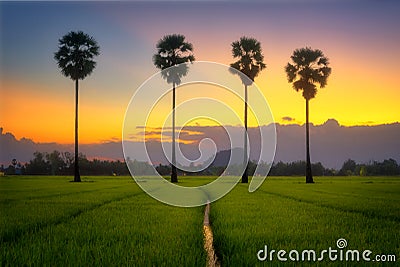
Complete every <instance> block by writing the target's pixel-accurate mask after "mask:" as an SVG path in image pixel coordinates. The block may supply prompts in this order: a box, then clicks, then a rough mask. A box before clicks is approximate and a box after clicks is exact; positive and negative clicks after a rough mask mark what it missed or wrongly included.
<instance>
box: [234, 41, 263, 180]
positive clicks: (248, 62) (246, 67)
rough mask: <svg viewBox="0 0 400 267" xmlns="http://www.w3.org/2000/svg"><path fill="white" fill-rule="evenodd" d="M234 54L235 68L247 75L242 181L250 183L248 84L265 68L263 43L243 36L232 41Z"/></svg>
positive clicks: (244, 82)
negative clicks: (244, 165) (235, 59)
mask: <svg viewBox="0 0 400 267" xmlns="http://www.w3.org/2000/svg"><path fill="white" fill-rule="evenodd" d="M232 56H233V58H238V61H236V62H235V63H232V64H231V67H232V68H235V69H237V70H239V71H241V72H242V73H244V74H245V75H246V76H247V77H249V79H250V81H249V80H247V79H242V82H243V84H244V100H245V101H244V127H245V134H244V164H246V167H245V170H244V172H243V175H242V183H248V181H249V177H248V163H247V86H248V85H251V84H252V83H253V82H254V78H255V77H256V76H257V75H258V74H259V73H260V72H261V70H263V69H264V68H265V67H266V65H265V64H264V62H263V61H264V56H263V54H262V50H261V44H260V42H259V41H257V40H256V39H254V38H249V37H245V36H243V37H241V38H240V40H239V41H235V42H233V43H232Z"/></svg>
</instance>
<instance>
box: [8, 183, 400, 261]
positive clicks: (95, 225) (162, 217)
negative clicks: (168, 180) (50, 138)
mask: <svg viewBox="0 0 400 267" xmlns="http://www.w3.org/2000/svg"><path fill="white" fill-rule="evenodd" d="M180 179H181V180H180V185H184V186H196V185H199V184H204V183H207V182H209V181H210V180H212V179H213V178H212V177H181V178H180ZM70 180H71V177H55V176H45V177H43V176H9V177H0V212H1V217H0V240H1V249H0V263H1V266H65V265H67V266H206V258H207V255H206V253H205V252H204V249H203V232H202V230H203V228H202V224H203V212H204V207H198V208H178V207H172V206H168V205H165V204H162V203H160V202H158V201H156V200H154V199H152V198H151V197H149V196H148V195H146V193H144V192H143V191H142V190H141V189H140V188H139V187H138V186H137V185H136V183H135V182H134V181H133V180H132V179H131V178H130V177H83V182H82V183H71V182H69V181H70ZM315 181H316V183H315V184H311V185H310V184H305V183H304V178H303V177H272V178H268V179H267V180H266V181H265V182H264V184H263V185H262V186H261V188H260V189H258V190H257V191H256V192H254V193H248V191H247V185H245V184H238V185H237V186H236V187H235V189H234V190H232V191H231V192H230V193H229V194H228V195H226V196H225V197H224V198H222V199H220V200H218V201H217V202H215V203H212V204H211V226H212V230H213V235H214V247H215V250H216V254H217V256H218V259H219V262H220V264H221V265H222V266H263V265H266V266H279V265H282V266H287V265H289V266H292V265H294V264H295V265H316V264H318V262H317V263H314V262H309V261H301V262H296V263H294V262H292V261H291V260H290V259H289V260H288V261H287V262H282V261H279V260H278V259H277V256H276V254H275V255H274V258H273V259H272V260H270V259H266V260H265V261H259V259H258V257H257V253H258V252H259V251H260V250H262V249H264V248H265V246H267V247H268V249H269V250H272V249H273V250H276V251H278V250H285V251H287V252H289V251H291V250H299V251H300V252H301V251H302V250H306V249H313V250H315V251H316V252H317V257H319V256H320V255H319V253H320V251H322V250H324V249H328V248H329V247H332V248H333V249H337V245H336V241H337V240H338V239H340V238H343V239H345V240H346V241H347V246H346V247H345V248H344V249H343V250H344V252H346V250H347V249H349V250H350V249H351V250H356V249H357V250H360V251H361V252H362V251H364V250H370V251H372V254H371V255H370V256H369V257H370V258H371V259H375V258H374V257H375V256H376V255H383V256H385V257H386V258H385V259H386V262H385V263H382V262H376V261H375V262H372V261H371V262H369V265H371V266H380V265H382V264H383V265H385V266H386V265H387V266H398V263H399V261H400V178H399V177H316V178H315ZM393 255H394V257H395V261H393V257H392V256H393ZM389 256H391V257H389ZM286 257H288V255H286ZM389 258H390V260H391V261H389V260H388V259H389ZM320 263H324V264H329V265H333V266H353V265H354V266H363V265H365V264H366V262H363V261H362V260H361V261H359V262H356V261H347V262H346V261H339V260H337V261H331V260H329V259H328V257H327V256H326V257H325V258H324V259H323V260H321V262H320Z"/></svg>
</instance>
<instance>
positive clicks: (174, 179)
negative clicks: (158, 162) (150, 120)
mask: <svg viewBox="0 0 400 267" xmlns="http://www.w3.org/2000/svg"><path fill="white" fill-rule="evenodd" d="M177 182H178V174H177V171H176V155H175V82H174V83H173V87H172V172H171V183H177Z"/></svg>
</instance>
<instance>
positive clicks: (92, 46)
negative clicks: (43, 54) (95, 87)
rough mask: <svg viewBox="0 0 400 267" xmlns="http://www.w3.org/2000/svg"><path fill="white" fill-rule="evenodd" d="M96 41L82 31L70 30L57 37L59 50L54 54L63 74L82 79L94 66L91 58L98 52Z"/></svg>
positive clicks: (73, 78) (94, 63)
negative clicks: (59, 37)
mask: <svg viewBox="0 0 400 267" xmlns="http://www.w3.org/2000/svg"><path fill="white" fill-rule="evenodd" d="M99 50H100V47H99V46H98V45H97V42H96V41H95V40H94V39H93V37H90V36H89V35H87V34H85V33H84V32H82V31H78V32H74V31H71V32H69V33H68V34H66V35H64V36H63V37H62V38H61V39H59V50H58V51H57V52H56V53H55V54H54V59H55V60H57V63H58V67H59V68H60V69H61V72H62V74H63V75H64V76H66V77H70V78H71V79H72V80H74V81H76V80H83V79H84V78H85V77H86V76H88V75H89V74H91V73H92V71H93V69H94V68H95V67H96V62H95V61H94V60H93V58H94V57H95V56H98V55H99V54H100V51H99Z"/></svg>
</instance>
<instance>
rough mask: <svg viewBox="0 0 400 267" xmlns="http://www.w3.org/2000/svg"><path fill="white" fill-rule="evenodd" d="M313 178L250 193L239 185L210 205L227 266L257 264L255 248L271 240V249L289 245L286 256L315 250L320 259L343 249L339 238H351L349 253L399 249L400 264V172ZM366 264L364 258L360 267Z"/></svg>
mask: <svg viewBox="0 0 400 267" xmlns="http://www.w3.org/2000/svg"><path fill="white" fill-rule="evenodd" d="M315 180H316V183H315V184H305V183H304V178H277V177H276V178H269V179H268V180H267V181H266V182H264V184H263V185H262V187H261V188H260V189H259V190H258V191H256V192H255V193H248V192H247V187H246V185H243V184H240V185H238V186H237V187H236V188H235V189H234V190H233V191H232V192H230V194H228V195H227V196H226V197H224V198H223V199H221V200H220V201H217V202H216V203H215V204H214V205H212V209H211V221H212V222H213V231H214V237H215V240H214V243H215V246H216V250H217V252H218V254H219V255H218V256H219V258H220V260H221V263H222V265H223V266H245V265H246V266H254V265H259V264H260V262H259V260H258V259H257V252H258V251H259V250H261V249H263V248H264V246H265V245H267V246H268V250H269V251H270V250H272V249H275V250H276V251H278V250H281V249H283V250H285V251H286V252H287V253H289V251H291V250H292V249H294V250H298V251H300V252H302V251H303V250H305V249H313V250H315V251H316V252H317V258H319V256H320V255H319V254H320V253H319V252H320V251H322V250H324V249H329V247H332V249H337V246H336V241H337V240H338V239H340V238H344V239H345V240H346V241H347V247H346V248H344V249H343V250H344V251H346V250H347V249H351V250H354V249H357V250H359V251H361V252H362V251H364V250H366V249H368V250H371V251H372V252H373V254H372V255H376V254H385V255H390V254H394V255H395V256H396V258H397V264H398V263H399V261H400V258H399V257H400V179H399V177H397V178H387V177H385V178H384V177H373V178H372V177H367V178H359V177H351V178H350V177H345V178H344V177H341V178H338V177H334V178H321V177H319V178H316V179H315ZM286 258H288V254H286ZM300 258H301V255H300ZM370 258H371V259H372V256H370ZM288 260H289V259H288ZM323 263H324V264H330V265H334V266H343V265H346V266H352V265H356V264H354V262H345V261H342V262H340V261H337V262H332V261H330V260H329V258H328V257H327V256H326V255H325V257H324V260H323ZM365 263H366V262H362V261H361V265H364V264H365ZM263 264H265V265H270V266H277V265H279V264H283V262H280V261H278V260H277V257H276V255H275V256H273V262H270V261H269V259H267V260H266V261H265V262H263ZM358 264H360V263H358ZM386 264H389V263H386ZM390 264H391V265H393V266H395V265H396V263H393V262H392V263H390ZM375 265H378V264H377V262H374V266H375ZM397 266H398V265H397Z"/></svg>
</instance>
